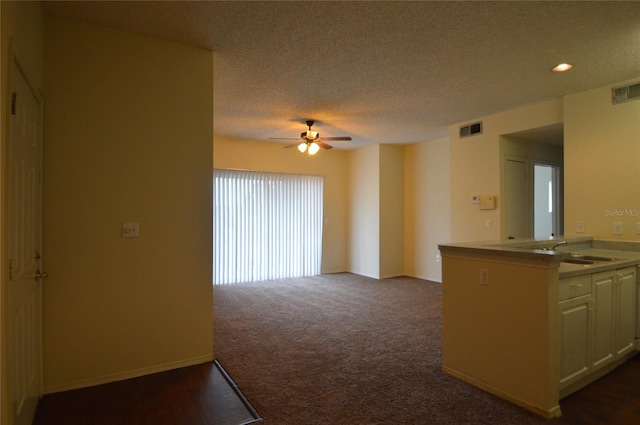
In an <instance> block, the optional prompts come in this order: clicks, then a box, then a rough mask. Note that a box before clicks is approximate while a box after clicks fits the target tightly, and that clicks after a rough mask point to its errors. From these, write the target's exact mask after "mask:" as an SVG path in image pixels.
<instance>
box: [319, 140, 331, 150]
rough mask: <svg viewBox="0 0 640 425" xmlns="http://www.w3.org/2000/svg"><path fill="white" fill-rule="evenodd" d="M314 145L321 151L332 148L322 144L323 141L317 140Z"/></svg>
mask: <svg viewBox="0 0 640 425" xmlns="http://www.w3.org/2000/svg"><path fill="white" fill-rule="evenodd" d="M316 144H317V145H318V146H320V147H321V148H323V149H333V146H331V145H327V144H326V143H324V142H323V141H320V140H318V141H317V142H316Z"/></svg>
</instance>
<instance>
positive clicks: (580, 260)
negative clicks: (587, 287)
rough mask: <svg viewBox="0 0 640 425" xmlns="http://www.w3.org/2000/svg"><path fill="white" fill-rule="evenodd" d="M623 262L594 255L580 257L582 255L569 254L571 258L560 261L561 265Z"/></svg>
mask: <svg viewBox="0 0 640 425" xmlns="http://www.w3.org/2000/svg"><path fill="white" fill-rule="evenodd" d="M619 260H624V258H614V257H599V256H596V255H582V254H571V257H569V258H567V259H565V260H562V262H563V263H571V264H584V265H589V264H597V263H607V262H610V261H619Z"/></svg>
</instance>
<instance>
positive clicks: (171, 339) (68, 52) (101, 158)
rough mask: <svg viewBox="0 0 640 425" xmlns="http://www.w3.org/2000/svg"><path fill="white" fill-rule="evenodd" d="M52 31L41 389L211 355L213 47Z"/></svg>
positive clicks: (59, 27)
mask: <svg viewBox="0 0 640 425" xmlns="http://www.w3.org/2000/svg"><path fill="white" fill-rule="evenodd" d="M45 36H46V37H45V40H46V44H45V62H44V63H45V79H44V94H45V102H46V103H45V104H46V114H45V155H44V158H45V159H44V161H45V169H44V175H45V190H44V209H45V221H44V250H45V260H46V269H47V271H48V272H49V279H48V280H47V283H46V285H45V287H44V359H45V361H44V373H45V392H53V391H59V390H64V389H68V388H74V387H82V386H86V385H92V384H96V383H100V382H106V381H110V380H117V379H123V378H127V377H131V376H136V375H141V374H146V373H150V372H155V371H160V370H166V369H171V368H175V367H179V366H184V365H188V364H195V363H201V362H205V361H209V360H212V358H213V335H212V334H213V315H212V309H213V306H212V304H213V303H212V301H213V300H212V285H211V263H212V260H211V259H212V243H211V242H212V241H211V234H212V200H211V190H212V170H211V155H212V143H211V141H212V139H213V128H212V125H213V124H212V115H213V100H212V97H213V95H212V93H213V54H212V52H210V51H205V50H200V49H196V48H192V47H187V46H184V45H180V44H174V43H170V42H166V41H163V40H159V39H154V38H147V37H142V36H137V35H133V34H130V33H124V32H118V31H113V30H108V29H103V28H99V27H95V26H88V25H83V24H78V23H73V22H71V21H62V20H58V19H55V18H47V19H46V27H45ZM122 222H139V223H140V229H141V230H140V231H141V236H140V237H139V238H122V237H121V233H120V232H121V223H122Z"/></svg>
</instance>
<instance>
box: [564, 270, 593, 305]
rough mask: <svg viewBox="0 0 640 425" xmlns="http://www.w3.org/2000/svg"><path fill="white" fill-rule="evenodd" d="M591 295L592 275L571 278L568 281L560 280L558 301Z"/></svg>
mask: <svg viewBox="0 0 640 425" xmlns="http://www.w3.org/2000/svg"><path fill="white" fill-rule="evenodd" d="M590 293H591V275H590V274H586V275H583V276H576V277H570V278H568V279H560V293H559V296H558V300H560V301H562V300H566V299H569V298H573V297H579V296H581V295H587V294H590Z"/></svg>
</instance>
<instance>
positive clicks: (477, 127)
mask: <svg viewBox="0 0 640 425" xmlns="http://www.w3.org/2000/svg"><path fill="white" fill-rule="evenodd" d="M475 134H482V121H480V122H476V123H473V124H469V125H465V126H462V127H460V137H468V136H473V135H475Z"/></svg>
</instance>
